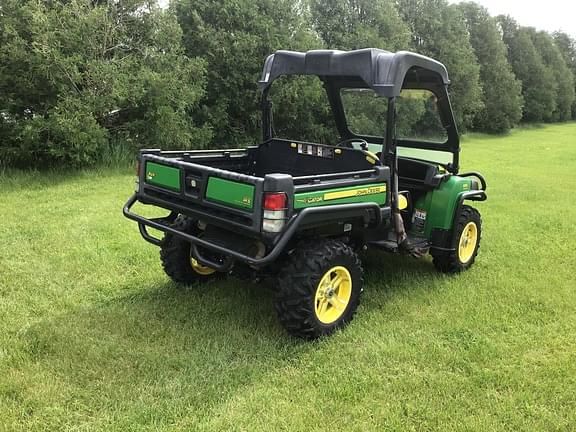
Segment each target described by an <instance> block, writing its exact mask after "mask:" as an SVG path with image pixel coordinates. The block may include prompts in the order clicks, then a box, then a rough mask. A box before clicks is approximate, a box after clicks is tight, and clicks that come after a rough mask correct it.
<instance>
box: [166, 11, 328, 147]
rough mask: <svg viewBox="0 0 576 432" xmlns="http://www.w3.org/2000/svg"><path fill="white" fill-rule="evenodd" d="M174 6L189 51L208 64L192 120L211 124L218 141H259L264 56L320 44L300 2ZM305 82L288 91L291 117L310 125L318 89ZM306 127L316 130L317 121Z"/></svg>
mask: <svg viewBox="0 0 576 432" xmlns="http://www.w3.org/2000/svg"><path fill="white" fill-rule="evenodd" d="M175 6H176V12H177V15H178V21H179V22H180V25H181V27H182V30H183V33H184V37H183V44H184V48H185V50H186V53H187V54H188V55H189V56H193V57H194V56H198V57H203V58H204V59H205V60H206V63H207V65H206V66H207V68H206V71H207V79H208V81H207V87H206V94H205V95H204V97H203V98H202V100H201V104H200V105H201V106H200V108H199V109H198V110H197V111H196V112H195V113H194V114H195V115H194V116H193V117H194V120H195V121H199V122H202V123H203V124H208V125H210V127H211V128H212V130H213V132H214V144H215V145H220V146H224V147H236V146H243V145H247V144H252V145H253V144H255V143H256V141H257V140H258V138H259V136H260V123H259V121H260V115H259V104H258V102H259V98H258V96H259V95H258V93H257V87H256V82H257V80H258V79H259V78H260V71H261V70H262V64H263V62H264V59H265V58H266V56H267V55H268V54H270V53H272V52H274V51H276V50H279V49H292V50H307V49H312V48H315V47H318V46H319V44H320V42H319V41H318V40H317V39H316V38H315V36H314V35H313V34H312V33H311V32H310V31H309V30H308V28H307V27H306V25H305V24H306V23H305V21H304V20H303V17H302V16H301V15H300V14H299V12H298V11H299V9H298V3H295V2H294V1H292V0H256V1H254V0H240V1H238V0H224V1H218V2H215V1H213V0H180V1H178V2H175ZM300 84H302V83H300ZM306 84H307V85H306V86H305V87H301V86H298V85H295V86H293V87H290V88H289V89H285V90H284V91H285V96H286V97H287V98H290V99H291V100H292V104H291V106H290V107H291V108H292V109H293V114H296V115H295V118H291V119H290V120H291V121H293V122H294V121H295V122H297V123H299V124H301V125H302V126H306V125H307V124H309V118H310V116H309V114H308V112H307V111H308V109H309V107H311V106H312V105H313V103H314V102H315V101H316V100H317V99H316V98H317V97H318V96H317V95H318V93H319V92H318V91H317V89H318V84H317V83H316V82H312V81H308V82H306ZM296 95H298V96H299V97H296ZM305 95H309V97H310V98H309V99H307V98H306V96H305ZM282 112H285V111H284V110H283V111H282ZM283 123H284V124H288V122H283ZM293 125H294V126H296V123H293ZM308 131H310V132H311V133H313V132H314V125H312V126H311V127H310V128H308Z"/></svg>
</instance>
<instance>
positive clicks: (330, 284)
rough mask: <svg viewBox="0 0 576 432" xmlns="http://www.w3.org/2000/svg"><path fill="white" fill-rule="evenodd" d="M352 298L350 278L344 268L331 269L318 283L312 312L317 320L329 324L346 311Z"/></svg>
mask: <svg viewBox="0 0 576 432" xmlns="http://www.w3.org/2000/svg"><path fill="white" fill-rule="evenodd" d="M351 296H352V277H351V276H350V272H349V271H348V269H346V267H342V266H336V267H332V268H331V269H330V270H328V271H327V272H326V273H324V276H322V279H320V282H319V283H318V288H317V289H316V296H315V298H314V311H315V313H316V317H317V318H318V320H319V321H320V322H322V323H324V324H331V323H333V322H335V321H336V320H338V318H340V317H341V316H342V315H343V314H344V311H345V310H346V307H347V306H348V303H349V302H350V297H351Z"/></svg>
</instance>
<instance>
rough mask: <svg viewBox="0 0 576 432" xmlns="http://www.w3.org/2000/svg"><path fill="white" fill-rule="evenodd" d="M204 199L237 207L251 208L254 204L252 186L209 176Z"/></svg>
mask: <svg viewBox="0 0 576 432" xmlns="http://www.w3.org/2000/svg"><path fill="white" fill-rule="evenodd" d="M206 199H209V200H212V201H218V202H220V203H223V204H228V205H231V206H234V207H238V208H243V209H251V208H252V207H253V206H254V186H252V185H249V184H245V183H238V182H235V181H231V180H225V179H221V178H218V177H210V178H209V179H208V186H207V187H206Z"/></svg>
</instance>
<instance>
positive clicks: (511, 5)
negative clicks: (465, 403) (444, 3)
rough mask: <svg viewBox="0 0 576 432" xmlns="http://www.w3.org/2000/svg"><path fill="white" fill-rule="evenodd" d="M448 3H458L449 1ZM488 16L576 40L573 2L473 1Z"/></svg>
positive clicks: (574, 4) (575, 17) (552, 0)
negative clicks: (505, 18) (509, 19)
mask: <svg viewBox="0 0 576 432" xmlns="http://www.w3.org/2000/svg"><path fill="white" fill-rule="evenodd" d="M449 1H450V3H458V1H454V0H449ZM475 2H476V3H478V4H481V5H482V6H484V7H485V8H486V9H488V11H489V12H490V15H492V16H496V15H500V14H504V15H510V16H511V17H512V18H514V19H515V20H516V21H517V22H518V24H520V25H522V26H526V27H536V29H538V30H546V31H549V32H552V31H554V30H562V31H564V32H566V33H568V34H569V35H571V36H572V37H575V38H576V2H574V0H545V1H542V0H540V1H534V0H475Z"/></svg>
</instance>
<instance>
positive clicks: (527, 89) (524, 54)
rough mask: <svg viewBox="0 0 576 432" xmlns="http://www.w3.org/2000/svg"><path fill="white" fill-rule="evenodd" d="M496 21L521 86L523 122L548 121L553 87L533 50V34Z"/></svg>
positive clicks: (553, 101) (508, 22)
mask: <svg viewBox="0 0 576 432" xmlns="http://www.w3.org/2000/svg"><path fill="white" fill-rule="evenodd" d="M498 21H499V23H500V27H501V29H502V33H503V39H504V42H505V43H506V45H507V46H508V60H509V61H510V64H511V65H512V69H513V70H514V73H515V74H516V77H517V78H518V79H519V80H520V81H521V82H522V95H523V96H524V108H523V112H522V116H523V119H524V120H525V121H527V122H539V121H550V120H552V113H553V112H554V110H555V109H556V94H557V84H556V83H555V82H554V74H553V72H552V70H551V69H550V68H548V67H547V66H546V64H544V60H543V59H542V56H541V54H540V53H539V51H538V50H537V49H536V47H535V46H534V41H533V39H532V33H533V32H532V31H531V30H530V29H528V28H525V27H519V26H518V24H517V23H516V22H515V21H514V20H513V19H512V18H510V17H507V16H499V17H498Z"/></svg>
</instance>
